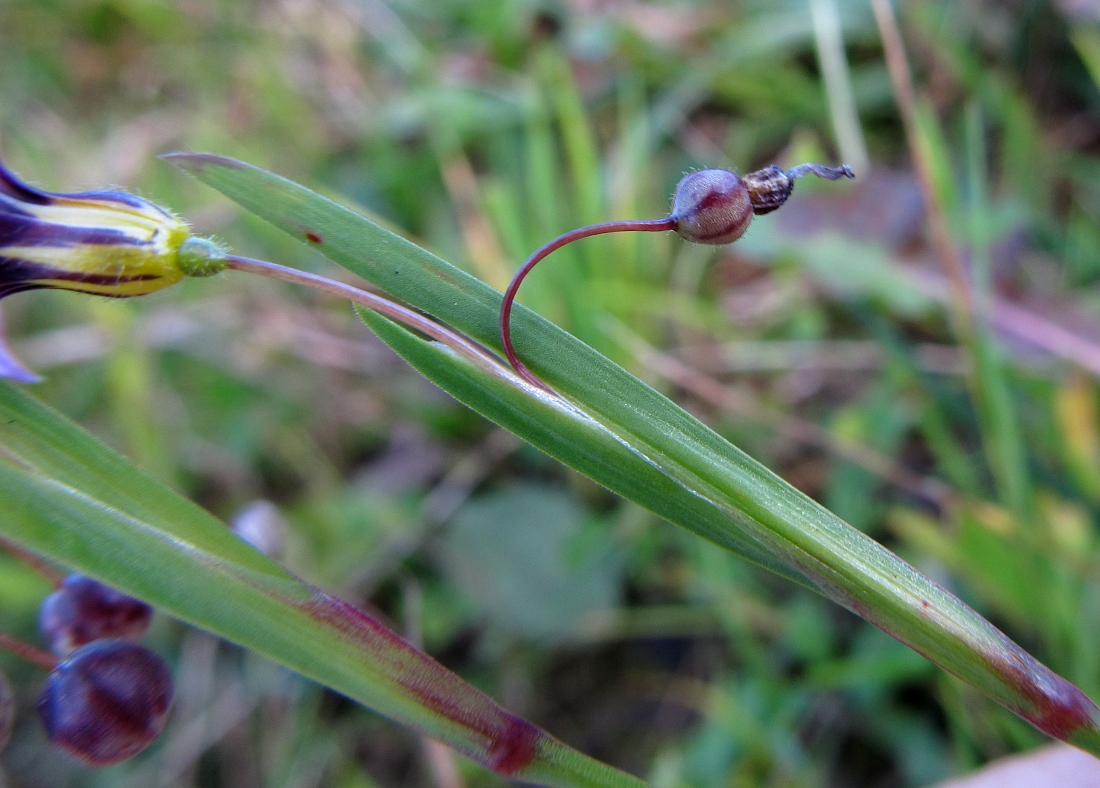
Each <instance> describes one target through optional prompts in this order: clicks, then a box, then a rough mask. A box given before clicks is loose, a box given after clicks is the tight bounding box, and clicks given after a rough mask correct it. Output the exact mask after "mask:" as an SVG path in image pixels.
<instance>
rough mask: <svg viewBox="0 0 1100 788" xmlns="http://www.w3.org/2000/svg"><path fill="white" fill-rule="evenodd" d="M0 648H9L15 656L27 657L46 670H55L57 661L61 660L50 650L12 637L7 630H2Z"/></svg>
mask: <svg viewBox="0 0 1100 788" xmlns="http://www.w3.org/2000/svg"><path fill="white" fill-rule="evenodd" d="M0 648H3V649H7V650H8V651H10V652H11V653H12V654H15V656H17V657H19V658H21V659H25V660H26V661H27V662H32V663H34V664H35V665H38V666H39V667H41V668H45V669H46V670H53V669H54V668H56V667H57V663H58V662H60V660H59V659H58V658H57V657H55V656H54V655H53V654H51V653H50V652H48V651H43V650H42V649H40V648H35V647H34V646H32V645H31V644H30V643H24V642H23V641H22V640H20V639H19V638H16V637H12V636H11V635H9V634H8V633H7V632H0Z"/></svg>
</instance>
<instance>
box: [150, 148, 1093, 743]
mask: <svg viewBox="0 0 1100 788" xmlns="http://www.w3.org/2000/svg"><path fill="white" fill-rule="evenodd" d="M170 158H171V160H172V161H173V163H175V164H177V165H178V166H180V167H181V169H183V170H185V171H186V172H189V173H190V174H192V175H194V176H195V177H197V178H199V179H200V180H202V181H204V182H205V183H207V184H209V185H211V186H213V187H214V188H216V189H218V190H219V191H221V192H222V193H223V194H225V195H227V196H228V197H230V198H232V199H234V200H236V201H237V202H238V203H240V204H241V205H242V206H244V207H245V208H247V209H248V210H250V211H252V212H253V213H255V214H257V215H258V216H260V217H262V218H264V219H266V220H267V221H269V222H271V223H272V224H274V225H275V226H277V227H280V228H281V229H283V230H285V231H287V232H289V233H291V234H292V235H296V236H297V237H303V233H305V232H309V233H313V234H314V235H316V236H318V237H319V238H320V239H321V242H319V243H315V244H314V246H315V247H316V248H317V249H318V250H319V251H321V252H322V253H323V254H325V255H326V256H327V257H329V258H330V259H332V260H333V261H334V262H337V263H339V264H341V265H344V266H345V267H347V268H348V269H349V270H351V271H353V272H355V273H357V274H359V275H360V276H362V277H364V278H365V279H367V280H368V281H370V282H372V283H373V284H375V285H376V286H378V287H380V288H382V289H384V290H386V291H387V292H389V293H391V294H392V295H394V296H396V297H398V298H400V299H403V300H405V301H406V302H408V303H409V304H410V305H412V306H413V307H415V308H417V309H420V310H422V311H425V312H427V313H429V314H431V315H433V316H435V317H436V318H437V319H439V320H440V321H442V322H444V323H447V324H448V325H450V326H452V327H453V328H455V329H457V330H459V331H461V332H463V333H466V334H467V335H469V336H470V337H471V338H473V339H475V340H477V341H479V342H481V343H483V344H485V345H486V346H489V347H492V348H496V349H499V346H500V342H499V337H498V336H497V315H498V312H499V308H500V300H501V294H500V293H497V292H496V291H495V290H492V289H491V288H489V287H488V286H486V285H484V284H483V283H481V282H479V281H477V280H476V279H474V278H473V277H471V276H469V275H468V274H465V273H464V272H462V271H460V270H458V269H457V268H454V267H453V266H450V265H449V264H447V263H446V262H445V261H443V260H441V259H440V258H438V257H436V256H435V255H432V254H430V253H429V252H427V251H425V250H423V249H420V248H419V247H417V246H416V245H415V244H412V243H411V242H409V241H406V240H404V239H402V238H400V237H398V236H396V235H395V234H393V233H391V232H390V231H388V230H385V229H384V228H382V227H380V226H379V225H377V224H375V223H373V222H371V221H369V220H368V219H366V218H364V217H362V216H359V215H358V214H356V213H354V212H353V211H350V210H348V209H347V208H344V207H342V206H339V205H337V204H336V203H334V202H332V201H331V200H327V199H326V198H323V197H321V196H319V195H317V194H314V193H313V192H311V191H309V190H308V189H306V188H304V187H302V186H299V185H297V184H294V183H291V182H290V181H287V180H285V179H283V178H280V177H279V176H277V175H273V174H271V173H267V172H265V171H263V170H260V169H257V168H254V167H251V166H249V165H245V164H241V163H240V162H234V161H232V160H226V159H221V158H220V157H213V156H208V155H203V154H173V155H172V156H171V157H170ZM303 223H305V224H308V228H306V227H305V225H304V224H303ZM368 322H371V321H370V320H369V318H368ZM371 324H372V327H374V328H375V329H376V330H379V326H380V325H382V324H380V323H377V321H374V322H371ZM395 330H397V329H396V328H394V329H393V330H391V331H388V332H387V331H386V329H385V328H384V327H383V328H382V329H381V331H380V333H382V334H383V336H384V338H386V340H387V341H391V340H393V341H394V347H395V348H397V346H398V343H399V342H402V341H403V340H401V338H400V337H398V336H397V335H396V334H394V331H395ZM513 334H514V339H515V344H516V348H517V350H518V351H519V354H520V356H521V357H522V358H523V359H524V361H525V363H527V364H528V366H530V367H531V369H532V370H533V371H535V372H536V373H537V374H538V375H539V376H540V377H541V378H542V379H543V380H545V381H546V382H548V383H549V384H550V385H551V386H552V387H553V388H554V389H555V390H556V391H558V392H559V393H560V394H561V395H562V396H563V397H564V398H566V399H567V400H568V401H569V402H571V403H573V404H574V405H575V406H576V407H577V408H579V409H580V410H581V411H582V412H583V414H584V415H585V416H587V417H588V418H590V419H591V420H592V421H594V422H596V423H597V424H598V425H600V427H601V428H603V429H604V430H606V431H607V432H608V433H609V434H610V435H612V436H614V439H615V440H617V441H619V442H621V443H622V444H623V445H625V446H628V447H629V448H630V450H631V451H632V452H634V453H635V454H636V455H637V456H640V457H643V458H645V460H646V461H647V462H648V463H650V464H651V465H652V466H654V467H656V468H658V469H659V470H660V472H661V473H662V474H663V475H664V476H666V477H667V479H669V480H671V481H672V482H673V483H674V484H673V485H672V487H671V488H670V487H668V485H667V483H664V484H663V485H662V486H661V487H660V489H661V490H662V491H672V492H671V494H672V495H674V496H675V497H676V498H677V501H676V503H675V504H672V505H668V506H664V505H662V504H661V501H660V499H659V496H656V495H649V494H647V493H646V492H645V491H644V490H643V491H642V492H641V494H638V495H637V496H636V497H635V495H633V494H631V496H630V497H632V499H633V500H636V501H637V502H639V503H641V504H642V505H643V506H647V507H648V508H651V509H652V510H653V511H655V512H657V513H658V514H662V516H665V517H668V519H670V520H671V521H672V522H675V523H676V524H678V525H680V526H682V527H684V528H686V529H688V530H691V531H693V532H695V533H698V534H699V535H701V536H703V537H705V538H707V539H711V540H712V541H715V542H717V543H718V544H721V545H723V546H726V547H730V548H731V549H734V550H737V551H738V552H741V553H742V554H743V555H747V556H749V557H751V558H752V559H753V560H758V561H759V562H760V563H762V564H764V565H765V566H769V567H774V566H775V565H776V564H777V563H778V564H780V565H781V566H782V567H783V571H782V573H783V574H784V575H785V576H787V577H789V578H799V577H802V578H805V579H806V580H807V581H808V582H810V583H811V584H812V585H813V586H814V587H815V588H816V589H817V590H819V591H821V592H822V593H823V594H825V595H826V596H828V597H829V598H831V599H833V600H834V601H836V602H837V603H839V604H841V605H843V606H844V607H846V608H847V609H848V610H851V611H852V612H854V613H856V614H857V615H860V616H862V617H863V618H865V619H866V620H868V621H870V622H871V623H873V624H875V625H876V626H878V627H879V628H881V629H883V630H884V631H885V632H887V633H889V634H890V635H892V636H894V637H895V638H897V639H898V640H900V641H901V642H903V643H905V644H907V645H909V646H910V647H911V648H913V649H915V650H916V651H918V652H920V653H921V654H923V655H925V656H927V657H928V658H929V659H931V660H932V661H934V662H936V663H937V664H939V665H940V666H941V667H943V668H944V669H946V670H948V671H949V672H951V673H952V674H954V675H956V676H958V677H959V678H961V679H963V680H964V681H966V682H968V683H970V684H972V685H973V686H975V687H977V688H978V689H980V690H982V691H983V692H985V693H986V694H988V695H990V696H991V697H992V698H994V699H995V700H997V701H998V702H999V703H1001V704H1002V705H1004V706H1006V707H1007V708H1009V709H1011V710H1012V711H1014V712H1016V713H1017V714H1019V715H1020V716H1022V717H1023V718H1025V719H1027V720H1028V721H1029V722H1031V723H1032V724H1034V725H1036V726H1037V727H1039V728H1040V729H1041V730H1044V731H1045V732H1047V733H1048V734H1050V735H1052V736H1055V737H1056V738H1060V739H1063V740H1066V741H1070V742H1072V743H1074V744H1077V745H1078V746H1081V747H1083V748H1085V749H1088V750H1089V751H1091V752H1093V753H1095V754H1100V709H1098V708H1097V707H1096V705H1095V704H1094V703H1093V702H1092V701H1091V700H1090V699H1089V698H1088V697H1087V696H1085V695H1084V693H1082V692H1081V691H1080V690H1078V689H1077V688H1076V687H1074V686H1073V685H1071V684H1070V683H1069V682H1067V681H1065V679H1062V678H1061V677H1059V676H1057V675H1056V674H1054V673H1053V672H1052V671H1050V670H1049V669H1048V668H1046V667H1045V666H1043V665H1042V664H1040V663H1039V662H1038V661H1036V660H1035V659H1034V658H1032V657H1031V656H1030V655H1028V654H1027V653H1026V652H1024V651H1023V650H1022V649H1020V647H1019V646H1017V645H1016V644H1015V643H1013V642H1012V641H1011V640H1010V639H1008V638H1007V637H1006V636H1005V635H1004V634H1003V633H1001V632H1000V631H999V630H997V629H996V628H995V627H993V626H992V624H990V623H989V622H988V621H986V620H985V619H984V618H982V617H981V616H980V615H978V614H977V613H976V612H975V611H973V610H972V609H971V608H969V607H968V606H966V605H965V604H963V603H962V602H961V601H960V600H959V599H957V598H956V597H955V596H953V595H952V594H950V593H949V592H947V591H946V590H944V589H943V588H941V587H940V586H938V585H936V584H935V583H933V582H932V581H931V580H929V579H928V578H926V577H924V576H923V575H921V574H920V573H919V572H917V571H916V570H915V569H914V568H913V567H911V566H910V565H909V564H907V563H905V562H904V561H902V560H901V559H900V558H898V557H897V556H896V555H894V554H893V553H891V552H890V551H888V550H886V549H885V548H883V547H882V546H881V545H879V544H878V543H877V542H875V541H873V540H872V539H870V538H868V537H867V536H866V535H864V534H862V533H861V532H859V531H857V530H856V529H854V528H852V527H851V526H849V525H848V524H847V523H845V522H844V521H842V520H840V519H839V518H838V517H836V516H835V515H833V514H832V513H830V512H829V511H828V510H826V509H825V508H823V507H822V506H820V505H819V504H817V503H816V502H815V501H813V500H812V499H810V498H809V497H807V496H806V495H804V494H802V493H801V492H799V491H798V490H796V489H794V488H793V487H791V486H790V485H789V484H787V483H786V482H784V481H783V480H782V479H780V478H779V477H778V476H776V475H775V474H773V473H772V472H771V471H769V470H768V469H766V468H765V467H764V466H762V465H760V464H759V463H757V462H756V461H755V460H753V459H752V458H750V457H748V456H747V455H746V454H744V453H743V452H741V451H740V450H739V449H737V448H736V447H734V446H732V445H731V444H729V443H728V442H727V441H725V440H724V439H723V438H722V437H721V436H719V435H718V434H716V433H715V432H713V431H712V430H710V429H709V428H708V427H706V426H705V425H703V424H702V423H701V422H699V421H698V420H697V419H695V418H693V417H692V416H691V415H690V414H688V413H686V412H685V411H683V410H682V409H681V408H679V407H678V406H676V405H675V404H674V403H672V402H670V401H669V400H668V399H666V398H665V397H663V396H661V395H660V394H659V393H658V392H656V391H654V390H653V389H652V388H650V387H649V386H646V385H645V384H644V383H642V382H641V381H639V380H638V379H636V378H634V377H633V376H632V375H630V374H629V373H628V372H627V371H626V370H624V369H622V368H621V367H619V366H617V365H615V364H614V363H612V362H611V361H609V360H608V359H606V358H604V357H603V356H601V355H600V354H598V353H597V352H596V351H594V350H592V349H591V348H589V347H588V346H586V345H584V344H583V343H581V342H580V341H579V340H577V339H576V338H574V337H572V336H570V335H569V334H567V333H566V332H564V331H562V330H560V329H559V328H557V327H556V326H554V325H552V324H550V323H549V322H547V321H545V320H543V319H542V318H540V317H539V316H538V315H535V314H534V313H532V312H530V311H529V310H526V309H523V308H517V309H516V310H515V311H514V313H513ZM410 336H411V335H410ZM416 341H418V342H421V340H416ZM422 344H423V343H422ZM422 351H423V349H416V348H413V347H412V346H409V347H407V348H406V351H405V352H406V353H407V354H408V355H406V358H407V360H409V361H410V363H413V365H414V366H416V367H417V368H418V369H420V371H421V372H423V373H424V374H426V375H428V377H430V378H432V379H433V380H436V382H438V383H439V384H440V385H441V386H443V387H444V388H445V389H446V390H448V391H450V392H451V393H452V394H454V395H455V396H456V397H458V398H459V399H460V400H462V401H464V402H467V403H468V404H471V406H473V407H475V408H477V409H479V410H481V412H483V413H484V414H485V415H487V416H488V417H489V418H492V419H494V420H496V421H498V422H499V423H501V424H505V425H506V426H508V427H509V428H510V429H513V430H514V431H516V432H517V434H520V435H521V436H523V437H525V438H527V439H528V440H530V441H531V442H532V443H533V444H534V445H536V446H538V447H539V448H542V449H543V450H545V451H547V452H548V453H550V454H553V455H554V456H559V457H560V458H562V459H563V460H565V461H567V462H569V463H570V464H571V465H573V466H574V467H578V468H582V469H585V470H586V472H589V469H591V470H593V471H594V472H595V473H597V474H604V475H603V476H600V475H594V476H593V478H595V479H596V481H599V482H601V483H603V484H605V485H607V486H608V487H611V488H612V489H619V490H620V491H621V490H623V489H625V487H626V486H627V485H626V483H625V482H624V481H623V479H622V478H621V477H619V478H616V477H615V474H614V472H613V470H612V471H609V472H607V473H604V472H603V471H600V470H599V469H596V468H595V465H596V464H598V463H599V462H600V461H598V460H597V461H592V462H587V463H586V461H585V459H584V457H583V456H581V455H583V454H584V452H585V449H586V447H585V445H583V444H579V445H574V446H568V445H566V444H568V443H569V441H568V438H566V440H564V441H563V440H561V437H560V436H557V437H555V436H553V435H548V434H547V432H546V430H545V429H543V428H542V427H541V426H540V425H539V421H540V419H542V418H545V417H546V416H547V414H546V412H545V411H542V410H540V409H539V407H538V406H537V405H536V404H535V403H536V401H537V399H538V398H537V397H532V396H530V394H529V393H521V394H520V395H518V396H519V399H517V398H516V397H515V396H513V395H509V394H507V393H506V392H504V391H503V388H502V386H503V385H504V384H501V382H500V381H497V383H496V384H492V383H491V382H490V381H488V380H485V379H482V378H484V377H487V376H484V375H483V374H481V373H475V372H470V371H457V370H455V369H448V367H453V366H454V364H455V363H456V360H455V358H454V357H451V358H450V359H449V360H448V359H447V358H445V357H444V356H442V355H439V354H437V355H436V357H435V358H434V359H430V358H428V357H427V356H423V357H422V358H421V356H422V355H423V353H422ZM398 352H402V351H401V350H399V351H398ZM467 366H469V365H467ZM479 375H480V377H479ZM593 445H596V444H593ZM609 445H610V444H609V443H608V442H607V441H606V440H601V441H600V442H599V444H598V446H599V448H598V450H599V451H606V450H608V446H609ZM567 456H570V457H572V458H573V459H566V457H567ZM616 462H618V460H616V459H612V458H611V455H610V454H608V457H607V458H606V462H605V463H604V464H605V465H606V466H609V467H611V468H613V467H614V465H615V463H616ZM632 467H633V466H632ZM613 485H614V486H613ZM624 494H627V493H624ZM700 504H702V506H700ZM658 507H660V508H658ZM702 509H707V514H706V515H705V516H696V515H697V514H698V513H699V512H700V511H701V510H702ZM670 513H671V514H670ZM689 513H690V515H689ZM716 529H717V530H716ZM731 534H739V536H732V535H731ZM746 545H747V547H746Z"/></svg>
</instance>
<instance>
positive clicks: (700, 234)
mask: <svg viewBox="0 0 1100 788" xmlns="http://www.w3.org/2000/svg"><path fill="white" fill-rule="evenodd" d="M671 216H672V219H674V220H675V221H676V232H677V233H678V234H679V235H680V237H681V238H683V239H684V240H685V241H691V242H692V243H697V244H715V245H718V244H728V243H730V242H732V241H736V240H737V239H738V238H740V237H741V236H742V235H743V234H744V232H745V230H746V229H747V228H748V226H749V222H751V221H752V200H751V198H750V197H749V190H748V189H747V188H745V183H744V181H742V180H741V179H740V178H739V177H738V176H737V175H736V174H735V173H732V172H730V171H729V170H699V171H698V172H693V173H690V174H689V175H686V176H684V178H683V180H681V181H680V185H679V186H677V187H676V195H675V196H674V197H673V198H672V215H671Z"/></svg>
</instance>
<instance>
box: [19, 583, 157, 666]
mask: <svg viewBox="0 0 1100 788" xmlns="http://www.w3.org/2000/svg"><path fill="white" fill-rule="evenodd" d="M152 618H153V608H151V607H150V606H149V605H147V604H145V603H144V602H141V601H140V600H137V599H134V598H133V597H132V596H127V595H126V594H124V593H122V592H121V591H116V590H115V589H113V588H111V587H110V586H105V585H103V583H100V582H99V581H97V580H93V579H92V578H90V577H88V576H86V575H80V574H73V575H69V576H68V577H67V578H65V582H64V583H63V584H62V586H61V588H59V589H57V590H56V591H54V592H53V593H52V594H50V595H49V596H48V597H46V598H45V599H44V600H43V601H42V606H41V607H40V608H39V611H38V627H39V630H40V631H41V632H42V635H43V637H45V638H46V640H47V641H48V642H49V644H50V648H51V649H52V650H53V652H54V653H55V654H60V655H61V656H64V655H66V654H68V653H69V652H71V651H72V650H73V649H75V648H79V647H80V646H83V645H84V644H85V643H91V642H92V641H93V640H100V639H102V638H125V639H128V640H137V639H138V638H140V637H141V636H142V635H143V634H145V630H146V629H148V628H149V622H150V621H151V620H152Z"/></svg>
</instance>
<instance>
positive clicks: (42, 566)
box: [0, 537, 65, 588]
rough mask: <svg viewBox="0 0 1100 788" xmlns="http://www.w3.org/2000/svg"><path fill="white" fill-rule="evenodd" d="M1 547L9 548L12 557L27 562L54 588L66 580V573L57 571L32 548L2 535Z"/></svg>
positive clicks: (0, 539)
mask: <svg viewBox="0 0 1100 788" xmlns="http://www.w3.org/2000/svg"><path fill="white" fill-rule="evenodd" d="M0 547H3V548H4V549H5V550H7V551H8V552H9V553H10V554H11V556H12V558H15V559H17V560H18V561H20V562H22V563H24V564H26V565H27V566H29V567H30V568H31V569H33V570H34V571H36V572H38V574H40V575H41V576H42V577H43V579H45V580H46V582H48V583H49V584H50V585H52V586H53V587H54V588H59V587H60V586H61V584H62V583H63V582H64V581H65V575H63V574H62V573H61V572H59V571H57V569H56V568H54V566H53V565H52V564H50V563H49V562H48V561H46V560H45V559H43V558H42V557H41V556H39V555H36V554H34V553H32V552H31V551H30V550H24V549H23V548H22V547H20V546H19V545H17V544H16V543H15V542H13V541H11V540H10V539H5V538H3V537H0Z"/></svg>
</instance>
